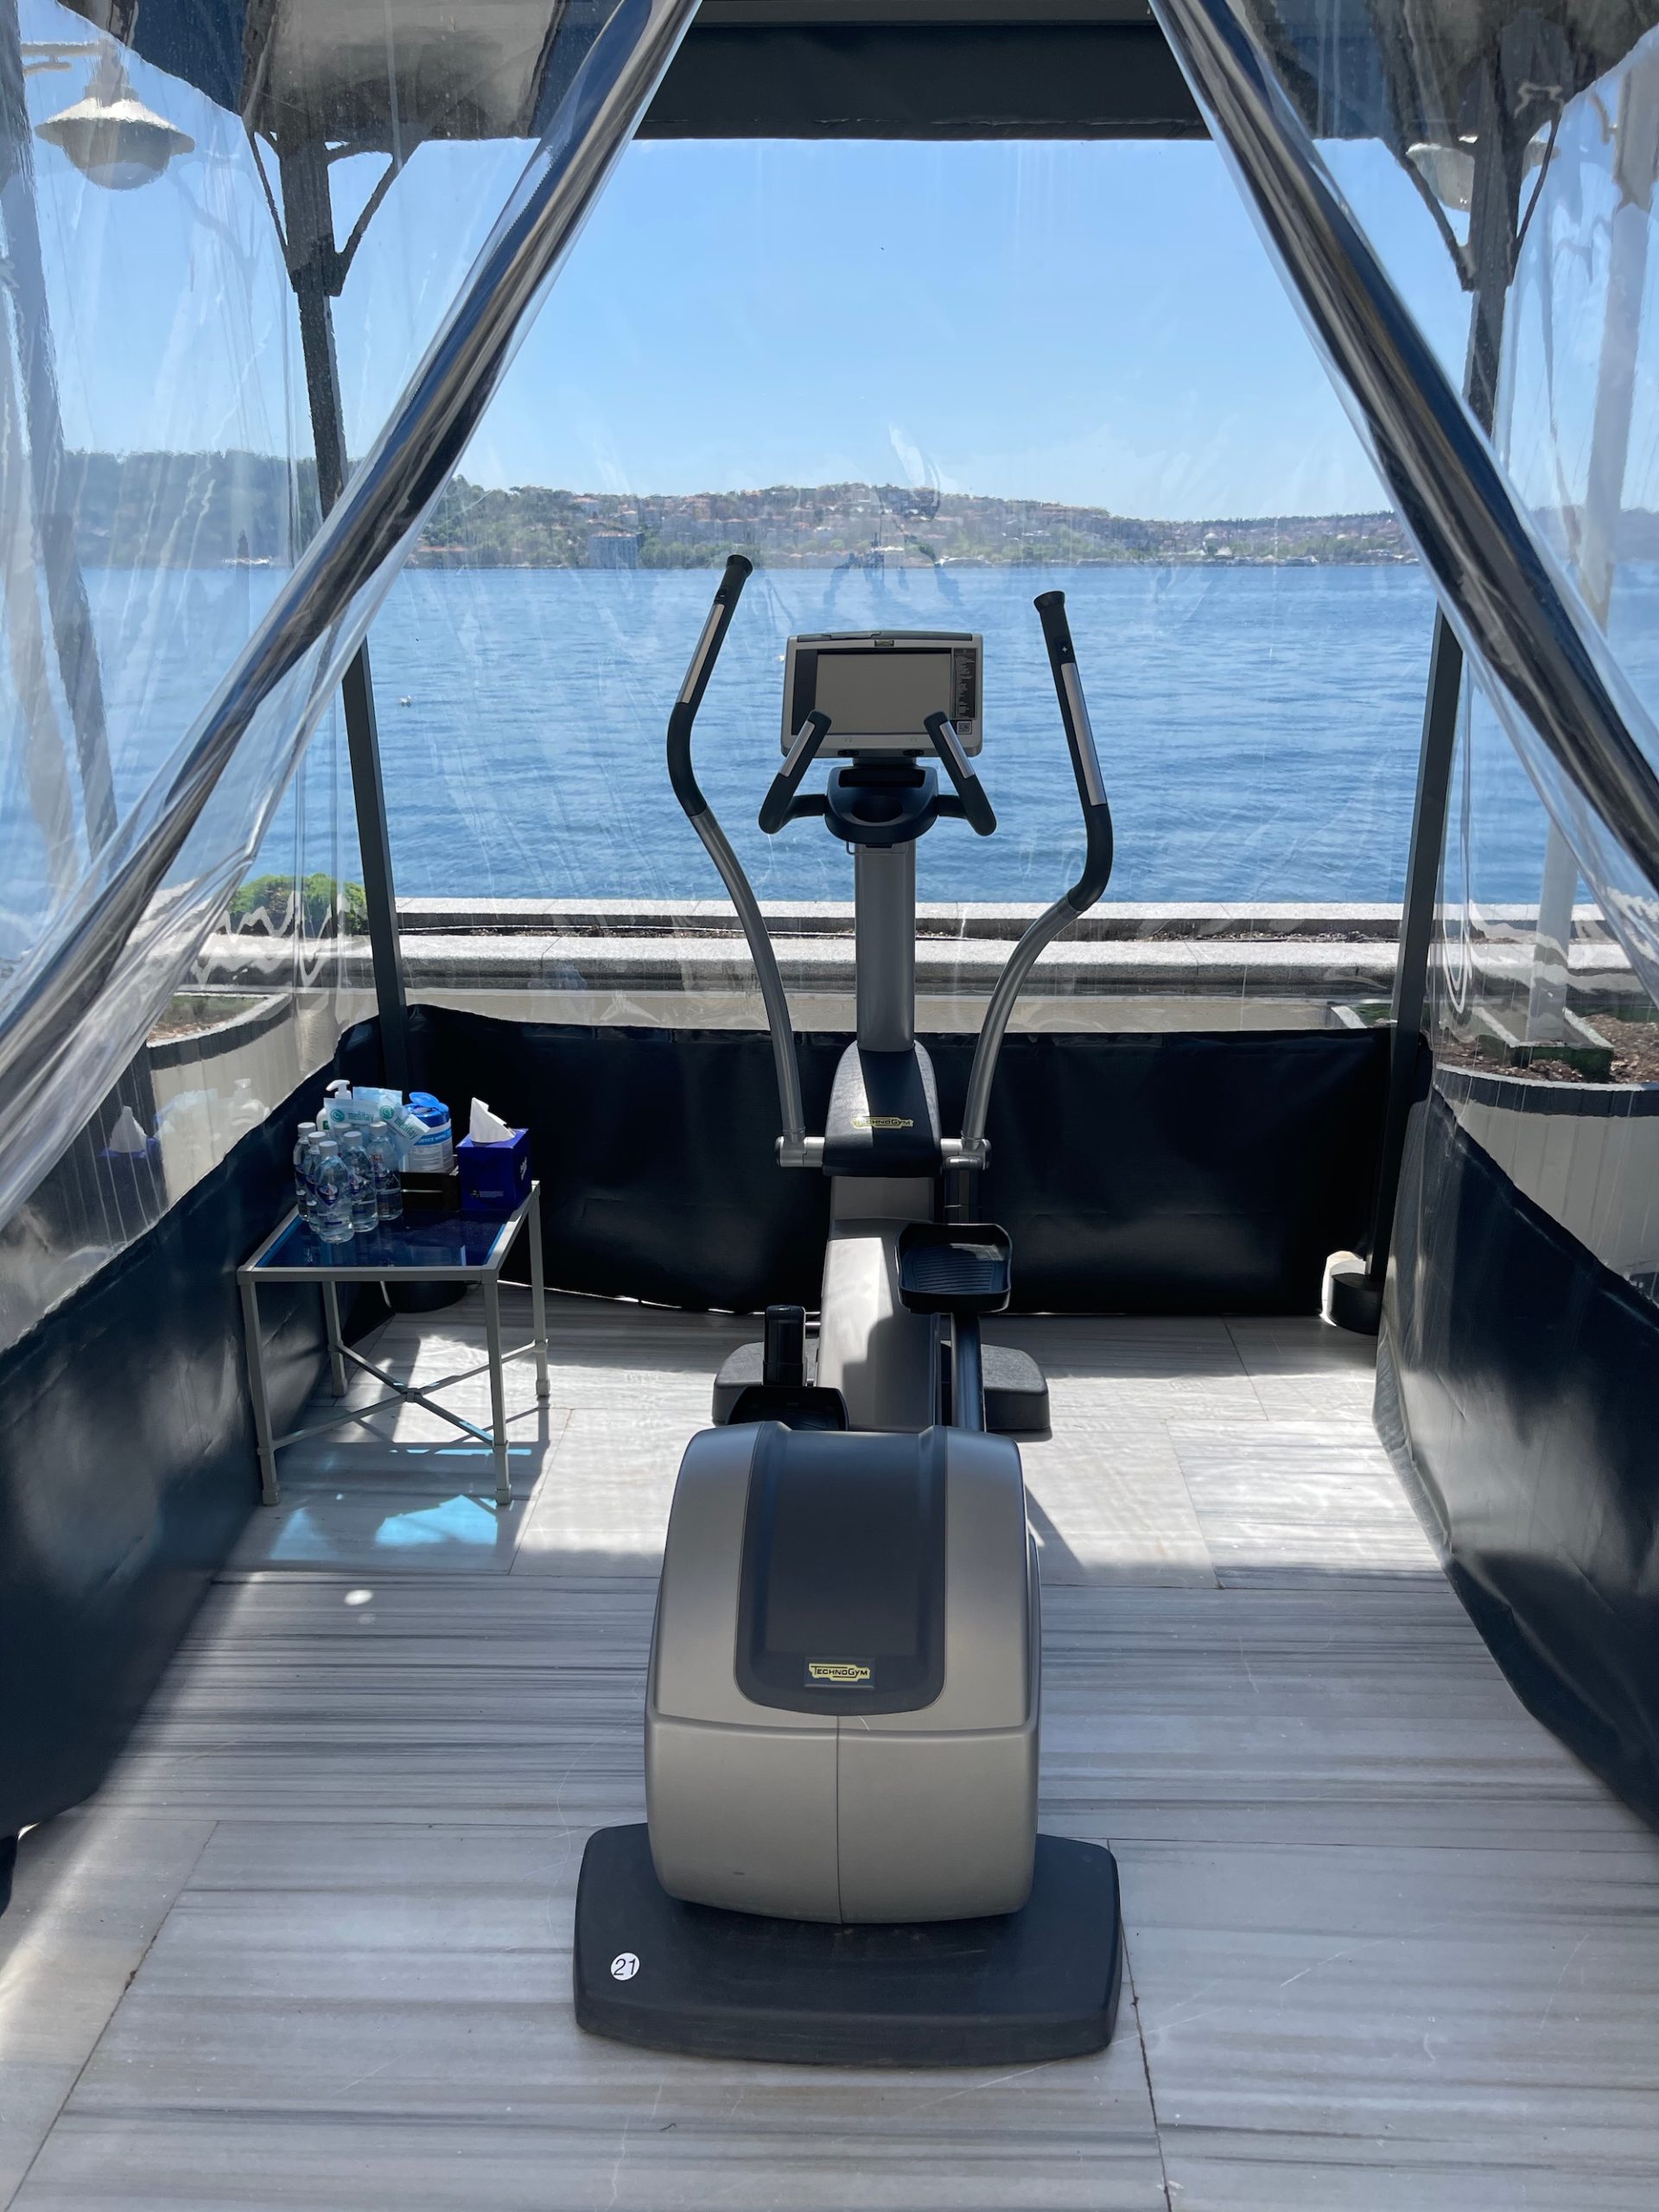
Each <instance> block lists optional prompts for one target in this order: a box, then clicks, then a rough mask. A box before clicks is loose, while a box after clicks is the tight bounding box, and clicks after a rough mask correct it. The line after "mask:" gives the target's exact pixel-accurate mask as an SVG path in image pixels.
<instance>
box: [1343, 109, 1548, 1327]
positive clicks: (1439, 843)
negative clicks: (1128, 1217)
mask: <svg viewBox="0 0 1659 2212" xmlns="http://www.w3.org/2000/svg"><path fill="white" fill-rule="evenodd" d="M1506 124H1507V118H1505V117H1504V116H1503V113H1502V111H1501V110H1500V107H1499V103H1498V100H1497V86H1496V84H1495V83H1494V81H1493V72H1492V70H1491V68H1490V67H1489V68H1488V69H1487V70H1486V71H1485V73H1484V76H1483V79H1482V89H1481V128H1480V135H1479V138H1478V143H1477V144H1476V148H1475V177H1474V186H1473V189H1472V191H1471V195H1470V204H1471V214H1470V219H1469V268H1468V275H1469V278H1470V289H1471V294H1472V298H1471V311H1470V316H1469V349H1468V354H1467V357H1466V360H1465V369H1464V380H1463V391H1464V397H1465V399H1466V400H1467V402H1468V404H1469V410H1470V412H1471V414H1472V415H1473V416H1474V417H1475V419H1476V421H1477V422H1478V423H1479V424H1480V427H1481V429H1483V430H1484V431H1485V432H1486V434H1487V435H1488V436H1490V435H1491V430H1492V425H1493V423H1494V421H1495V420H1496V417H1497V392H1498V384H1499V377H1500V368H1501V363H1502V360H1503V318H1504V312H1505V309H1506V308H1507V305H1508V301H1509V288H1510V282H1511V279H1512V278H1513V277H1514V274H1515V262H1516V243H1517V242H1516V214H1517V210H1518V205H1519V196H1518V181H1517V164H1516V157H1515V150H1514V149H1513V147H1512V146H1511V144H1510V137H1511V134H1510V130H1508V129H1507V128H1506ZM1462 697H1463V648H1462V646H1461V645H1459V643H1458V640H1457V639H1456V637H1455V636H1454V635H1453V633H1452V626H1451V624H1450V623H1449V622H1448V621H1447V620H1446V613H1445V610H1444V609H1443V608H1442V607H1440V603H1439V602H1438V601H1436V603H1435V607H1434V634H1433V641H1432V643H1431V645H1430V646H1429V656H1428V684H1427V690H1426V692H1425V695H1424V699H1423V736H1422V744H1421V748H1420V750H1419V753H1418V758H1417V789H1416V794H1415V797H1414V800H1413V802H1412V816H1411V843H1410V847H1409V849H1408V855H1407V859H1406V886H1405V897H1404V900H1403V902H1402V906H1401V911H1400V938H1399V944H1398V948H1397V950H1396V955H1395V970H1394V992H1393V1003H1392V1007H1391V1008H1390V1029H1389V1077H1388V1084H1389V1087H1388V1095H1387V1097H1386V1100H1385V1102H1384V1104H1383V1133H1382V1138H1381V1141H1380V1142H1379V1145H1378V1147H1377V1171H1376V1192H1375V1194H1374V1197H1373V1199H1372V1204H1371V1226H1370V1239H1369V1243H1368V1249H1367V1250H1366V1253H1365V1272H1364V1274H1363V1276H1361V1277H1358V1278H1357V1279H1356V1278H1352V1277H1350V1278H1349V1279H1348V1280H1347V1281H1345V1282H1343V1283H1341V1284H1340V1286H1339V1287H1333V1293H1332V1302H1331V1318H1332V1320H1333V1321H1335V1322H1337V1323H1338V1325H1340V1326H1342V1327H1344V1328H1348V1329H1352V1330H1354V1331H1356V1332H1357V1333H1359V1334H1361V1335H1366V1336H1374V1335H1375V1334H1376V1331H1377V1329H1378V1327H1379V1326H1380V1325H1381V1321H1382V1314H1383V1286H1384V1284H1385V1283H1386V1281H1387V1280H1388V1272H1389V1255H1390V1253H1391V1252H1392V1251H1393V1249H1394V1210H1395V1205H1396V1203H1397V1202H1398V1199H1399V1196H1400V1176H1401V1171H1402V1167H1403V1166H1404V1164H1405V1153H1406V1133H1407V1129H1408V1125H1409V1122H1410V1118H1411V1109H1412V1106H1413V1103H1414V1101H1415V1098H1416V1095H1417V1065H1418V1058H1419V1056H1420V1054H1421V1050H1422V1043H1423V1026H1424V1023H1425V1021H1426V1020H1427V1014H1428V963H1429V954H1430V951H1431V950H1432V947H1433V941H1434V929H1435V925H1436V922H1437V920H1438V918H1439V907H1440V869H1441V864H1442V861H1443V860H1444V857H1445V853H1446V819H1447V816H1448V814H1449V812H1450V810H1451V797H1452V762H1453V760H1454V759H1455V757H1456V753H1457V738H1458V710H1459V705H1460V703H1461V701H1462Z"/></svg>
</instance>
